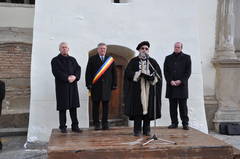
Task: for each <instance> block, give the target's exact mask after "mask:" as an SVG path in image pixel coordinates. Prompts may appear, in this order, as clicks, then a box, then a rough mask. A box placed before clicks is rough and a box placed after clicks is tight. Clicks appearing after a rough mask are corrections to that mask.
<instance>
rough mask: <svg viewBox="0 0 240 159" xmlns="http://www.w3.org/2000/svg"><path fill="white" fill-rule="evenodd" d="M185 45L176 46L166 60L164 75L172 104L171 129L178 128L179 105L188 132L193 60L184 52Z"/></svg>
mask: <svg viewBox="0 0 240 159" xmlns="http://www.w3.org/2000/svg"><path fill="white" fill-rule="evenodd" d="M182 48H183V44H182V43H180V42H177V43H175V44H174V52H173V53H172V54H171V55H168V56H167V57H166V58H165V62H164V75H165V79H166V83H167V90H166V98H168V99H169V104H170V117H171V122H172V123H171V125H170V126H169V127H168V128H170V129H172V128H177V127H178V112H177V107H178V105H179V110H180V117H181V120H182V125H183V129H184V130H188V129H189V126H188V122H189V118H188V108H187V98H188V79H189V77H190V75H191V58H190V56H189V55H187V54H184V53H183V52H182Z"/></svg>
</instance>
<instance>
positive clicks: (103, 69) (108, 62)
mask: <svg viewBox="0 0 240 159" xmlns="http://www.w3.org/2000/svg"><path fill="white" fill-rule="evenodd" d="M113 62H114V59H113V57H111V56H109V57H108V58H107V60H106V61H105V62H104V64H103V65H102V66H101V67H100V68H99V69H98V71H97V73H96V75H95V77H94V78H93V81H92V84H94V83H96V82H97V80H98V79H99V78H100V77H101V76H102V75H103V74H104V73H105V72H106V71H107V69H108V68H109V67H110V66H111V64H112V63H113Z"/></svg>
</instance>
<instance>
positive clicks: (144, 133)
mask: <svg viewBox="0 0 240 159" xmlns="http://www.w3.org/2000/svg"><path fill="white" fill-rule="evenodd" d="M143 135H144V136H151V133H150V131H147V132H143Z"/></svg>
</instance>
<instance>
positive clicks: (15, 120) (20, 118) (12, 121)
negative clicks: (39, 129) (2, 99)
mask: <svg viewBox="0 0 240 159" xmlns="http://www.w3.org/2000/svg"><path fill="white" fill-rule="evenodd" d="M28 120H29V113H15V114H14V113H13V114H2V115H1V116H0V129H1V128H27V127H28Z"/></svg>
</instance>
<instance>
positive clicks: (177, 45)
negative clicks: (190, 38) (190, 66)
mask: <svg viewBox="0 0 240 159" xmlns="http://www.w3.org/2000/svg"><path fill="white" fill-rule="evenodd" d="M182 48H183V44H182V43H181V42H176V43H175V44H174V52H175V53H180V52H182Z"/></svg>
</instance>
